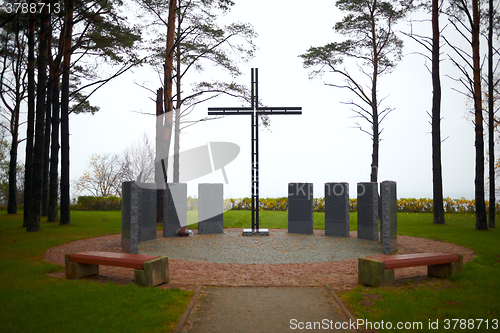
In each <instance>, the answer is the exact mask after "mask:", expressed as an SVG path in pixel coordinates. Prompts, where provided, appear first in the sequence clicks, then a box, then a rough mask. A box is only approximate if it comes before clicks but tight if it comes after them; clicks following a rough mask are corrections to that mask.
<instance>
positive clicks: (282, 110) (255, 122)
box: [208, 68, 302, 235]
mask: <svg viewBox="0 0 500 333" xmlns="http://www.w3.org/2000/svg"><path fill="white" fill-rule="evenodd" d="M250 91H251V98H250V107H220V108H208V115H210V116H215V115H218V116H231V115H250V118H251V126H250V127H251V130H252V134H251V145H252V149H251V155H252V156H251V157H252V158H251V160H252V168H251V169H252V178H251V179H252V186H251V188H252V207H251V208H252V230H251V232H246V231H245V230H244V231H243V235H269V231H267V230H265V231H264V229H262V230H261V229H260V224H259V207H260V205H259V116H261V115H291V114H295V115H296V114H302V111H301V110H302V107H260V106H259V70H258V68H252V71H251V88H250Z"/></svg>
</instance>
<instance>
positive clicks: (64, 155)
mask: <svg viewBox="0 0 500 333" xmlns="http://www.w3.org/2000/svg"><path fill="white" fill-rule="evenodd" d="M74 6H75V1H74V0H65V8H66V11H67V12H66V23H65V25H66V31H65V35H64V60H63V73H62V92H61V220H60V224H61V225H65V224H70V223H71V213H70V176H69V157H70V156H69V70H70V68H69V67H70V63H71V53H72V50H71V37H72V35H73V9H74Z"/></svg>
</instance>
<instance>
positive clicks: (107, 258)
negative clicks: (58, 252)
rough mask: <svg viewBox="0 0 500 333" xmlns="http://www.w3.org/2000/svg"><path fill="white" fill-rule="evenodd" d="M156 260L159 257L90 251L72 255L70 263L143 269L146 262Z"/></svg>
mask: <svg viewBox="0 0 500 333" xmlns="http://www.w3.org/2000/svg"><path fill="white" fill-rule="evenodd" d="M156 258H159V256H148V255H144V254H127V253H113V252H96V251H88V252H82V253H72V254H70V256H69V261H71V262H78V263H80V264H93V265H105V266H117V267H126V268H134V269H142V268H143V265H144V262H145V261H150V260H153V259H156Z"/></svg>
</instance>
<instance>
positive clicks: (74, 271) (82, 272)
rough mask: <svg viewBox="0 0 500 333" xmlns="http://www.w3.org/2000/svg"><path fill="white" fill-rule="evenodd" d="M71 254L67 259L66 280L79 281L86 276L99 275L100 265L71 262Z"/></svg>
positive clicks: (67, 255) (66, 256)
mask: <svg viewBox="0 0 500 333" xmlns="http://www.w3.org/2000/svg"><path fill="white" fill-rule="evenodd" d="M69 256H70V254H69V253H67V254H66V255H65V257H64V259H65V265H64V267H65V272H66V273H65V275H66V279H70V280H79V279H81V278H82V277H85V276H91V275H99V265H92V264H80V263H77V262H71V261H69Z"/></svg>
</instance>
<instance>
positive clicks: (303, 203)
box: [288, 183, 314, 234]
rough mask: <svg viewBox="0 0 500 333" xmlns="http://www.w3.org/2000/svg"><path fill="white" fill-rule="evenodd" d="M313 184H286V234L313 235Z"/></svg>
mask: <svg viewBox="0 0 500 333" xmlns="http://www.w3.org/2000/svg"><path fill="white" fill-rule="evenodd" d="M313 209H314V206H313V184H312V183H289V184H288V232H289V233H296V234H312V233H313Z"/></svg>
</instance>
